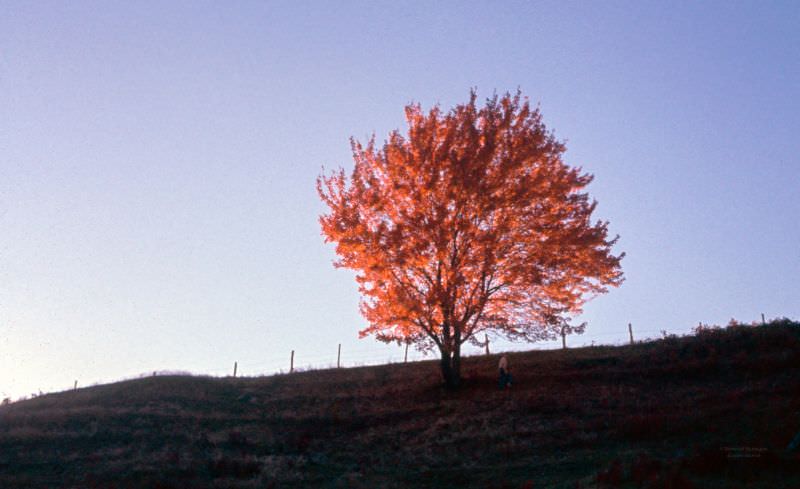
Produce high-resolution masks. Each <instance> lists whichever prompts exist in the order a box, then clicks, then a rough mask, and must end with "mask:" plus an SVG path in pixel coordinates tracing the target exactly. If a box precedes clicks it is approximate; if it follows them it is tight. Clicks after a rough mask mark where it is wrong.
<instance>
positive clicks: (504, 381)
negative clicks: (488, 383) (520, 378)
mask: <svg viewBox="0 0 800 489" xmlns="http://www.w3.org/2000/svg"><path fill="white" fill-rule="evenodd" d="M498 367H499V369H500V389H505V388H508V387H511V372H510V371H509V369H508V357H507V356H506V355H505V354H504V355H503V356H502V357H500V363H499V364H498Z"/></svg>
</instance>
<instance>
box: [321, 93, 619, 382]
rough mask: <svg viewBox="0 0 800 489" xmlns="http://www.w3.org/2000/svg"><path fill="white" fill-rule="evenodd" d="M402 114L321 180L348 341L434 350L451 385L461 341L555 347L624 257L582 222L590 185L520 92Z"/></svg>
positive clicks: (324, 222)
mask: <svg viewBox="0 0 800 489" xmlns="http://www.w3.org/2000/svg"><path fill="white" fill-rule="evenodd" d="M405 112H406V120H407V123H408V133H407V135H405V136H404V135H401V134H400V132H399V131H397V130H396V131H393V132H392V133H390V135H389V137H388V139H387V140H386V141H385V142H384V144H383V146H382V147H378V146H376V144H375V137H374V136H373V137H372V138H371V140H370V141H369V142H368V143H367V144H366V145H362V144H361V143H359V142H358V141H356V140H355V139H351V147H352V150H353V160H354V168H353V171H352V174H351V175H350V177H349V178H347V177H346V176H345V172H344V170H343V169H341V168H340V169H339V170H338V171H334V172H332V173H331V174H329V175H326V174H325V172H324V170H323V174H322V175H320V176H319V177H318V179H317V191H318V193H319V195H320V198H321V199H322V201H323V202H324V203H325V204H327V206H328V208H329V211H330V212H328V213H327V214H323V215H321V216H320V225H321V227H322V234H323V235H324V237H325V240H326V242H333V243H336V253H337V255H338V257H339V259H338V260H337V261H336V262H335V266H337V267H344V268H349V269H352V270H354V271H356V281H357V282H358V286H359V291H360V293H361V295H362V299H361V306H360V308H361V313H362V315H363V316H364V317H365V318H366V320H367V322H368V323H369V326H368V327H367V328H366V329H364V330H362V331H360V332H359V335H360V336H361V337H364V336H367V335H374V336H375V337H376V338H377V339H378V340H381V341H385V342H391V341H397V342H398V343H399V342H411V343H413V344H415V345H416V346H417V348H419V349H420V350H432V349H438V350H439V352H440V353H441V370H442V376H443V379H444V381H445V383H446V384H447V385H448V386H450V387H455V386H457V385H458V384H459V382H460V363H461V361H460V359H461V346H462V345H463V344H464V343H465V342H467V341H470V342H472V343H475V344H478V343H479V341H478V340H477V339H476V334H478V333H481V332H492V333H493V334H496V335H500V336H504V337H507V338H509V339H511V340H528V341H536V340H541V339H552V338H555V337H556V335H559V334H560V327H561V324H562V318H563V317H564V316H565V315H566V314H574V313H577V312H580V308H581V305H582V304H583V303H584V302H585V301H586V300H587V299H588V297H590V296H593V295H596V294H599V293H603V292H606V290H607V287H608V286H618V285H619V284H620V283H621V282H622V280H623V276H622V271H621V268H620V260H621V259H622V257H623V256H624V253H623V254H620V255H618V256H615V255H614V254H612V250H611V248H612V247H613V245H614V243H615V242H616V241H617V239H618V237H615V238H613V239H609V238H608V231H607V227H608V222H607V221H605V222H604V221H597V222H594V223H592V222H591V220H590V219H591V214H592V212H593V211H594V209H595V206H596V202H594V201H590V200H589V197H588V195H587V194H586V193H585V192H584V191H583V189H584V188H585V187H586V186H587V185H588V184H589V183H590V182H591V181H592V178H593V177H592V175H589V174H586V173H583V172H582V170H581V169H580V168H574V167H570V166H568V165H566V164H565V163H564V162H563V161H562V154H563V153H564V151H565V146H564V144H563V143H562V142H560V141H558V140H557V139H556V138H555V137H554V135H553V134H552V132H548V131H547V130H546V128H545V126H544V124H543V123H542V118H541V114H540V112H539V110H538V109H531V108H530V104H529V101H528V99H527V98H522V96H521V94H520V93H519V92H517V93H516V94H515V95H511V94H508V93H507V94H505V95H504V96H503V97H498V96H496V95H495V96H494V97H492V98H490V99H487V100H486V104H485V105H484V106H483V107H481V108H478V107H477V106H476V93H475V92H474V91H472V92H471V93H470V99H469V102H468V103H466V104H463V105H458V106H456V107H455V108H454V109H452V110H450V111H449V112H447V113H445V112H443V111H442V110H441V109H440V108H439V107H438V106H437V107H434V108H432V109H431V110H430V111H428V112H427V113H424V112H423V110H422V108H421V106H420V105H419V104H411V105H409V106H407V107H406V110H405Z"/></svg>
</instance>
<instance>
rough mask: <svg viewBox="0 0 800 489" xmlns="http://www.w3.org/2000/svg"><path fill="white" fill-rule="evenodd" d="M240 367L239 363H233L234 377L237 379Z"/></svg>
mask: <svg viewBox="0 0 800 489" xmlns="http://www.w3.org/2000/svg"><path fill="white" fill-rule="evenodd" d="M238 367H239V364H238V362H233V377H234V378H235V377H236V370H237V368H238Z"/></svg>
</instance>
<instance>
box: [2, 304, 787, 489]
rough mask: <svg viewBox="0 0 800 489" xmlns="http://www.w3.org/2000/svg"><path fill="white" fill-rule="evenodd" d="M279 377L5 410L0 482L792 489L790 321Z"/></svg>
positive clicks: (88, 393)
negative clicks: (503, 366) (449, 363)
mask: <svg viewBox="0 0 800 489" xmlns="http://www.w3.org/2000/svg"><path fill="white" fill-rule="evenodd" d="M497 360H498V358H497V356H494V355H493V356H487V357H471V358H466V359H465V360H464V366H463V369H464V378H465V382H464V384H465V385H464V387H463V389H461V390H459V391H457V392H450V391H447V390H445V389H443V388H442V387H441V385H440V380H439V374H438V371H437V364H436V362H419V363H412V364H407V365H402V364H401V365H387V366H378V367H362V368H352V369H341V370H335V369H334V370H320V371H313V372H302V373H296V374H291V375H277V376H272V377H260V378H244V379H231V378H226V379H220V378H208V377H190V376H169V377H166V376H165V377H150V378H143V379H138V380H131V381H125V382H119V383H115V384H109V385H102V386H97V387H91V388H85V389H79V390H77V391H73V392H64V393H59V394H51V395H45V396H41V397H38V398H35V399H31V400H28V401H24V402H19V403H14V404H11V405H9V406H4V407H2V408H0V487H2V488H6V487H8V488H17V487H20V488H23V487H37V488H38V487H67V488H92V487H96V488H134V487H136V488H139V487H148V488H150V487H152V488H184V487H191V488H208V487H219V488H284V487H286V488H301V487H324V488H339V487H341V488H349V487H352V488H380V487H386V488H395V487H396V488H401V487H402V488H404V487H421V488H434V487H436V488H440V487H480V488H484V487H485V488H517V489H519V488H533V487H535V488H542V487H553V488H575V487H582V488H590V487H625V488H633V487H646V488H651V489H657V488H664V489H666V488H683V489H686V488H712V489H713V488H736V487H741V488H745V487H748V488H750V487H752V488H769V489H773V488H781V487H785V488H800V459H798V458H797V456H796V455H794V454H790V453H787V452H786V451H785V450H784V449H785V447H786V445H787V444H788V443H789V442H790V440H791V439H792V437H793V436H794V434H795V433H796V432H797V431H798V430H800V324H798V323H795V322H791V321H788V320H781V321H774V322H772V323H771V324H768V325H766V326H758V327H754V326H741V325H737V326H733V327H729V328H725V329H719V330H706V331H702V332H700V333H699V334H698V335H697V336H693V337H671V338H667V339H664V340H659V341H654V342H650V343H640V344H635V345H631V346H622V347H587V348H577V349H571V350H566V351H532V352H524V353H511V354H509V362H510V364H511V365H512V369H513V375H514V380H515V382H514V385H513V387H512V389H511V390H510V391H499V390H498V389H497V379H496V364H497Z"/></svg>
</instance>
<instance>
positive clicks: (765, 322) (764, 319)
mask: <svg viewBox="0 0 800 489" xmlns="http://www.w3.org/2000/svg"><path fill="white" fill-rule="evenodd" d="M761 324H767V320H766V318H764V313H763V312H762V313H761Z"/></svg>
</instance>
